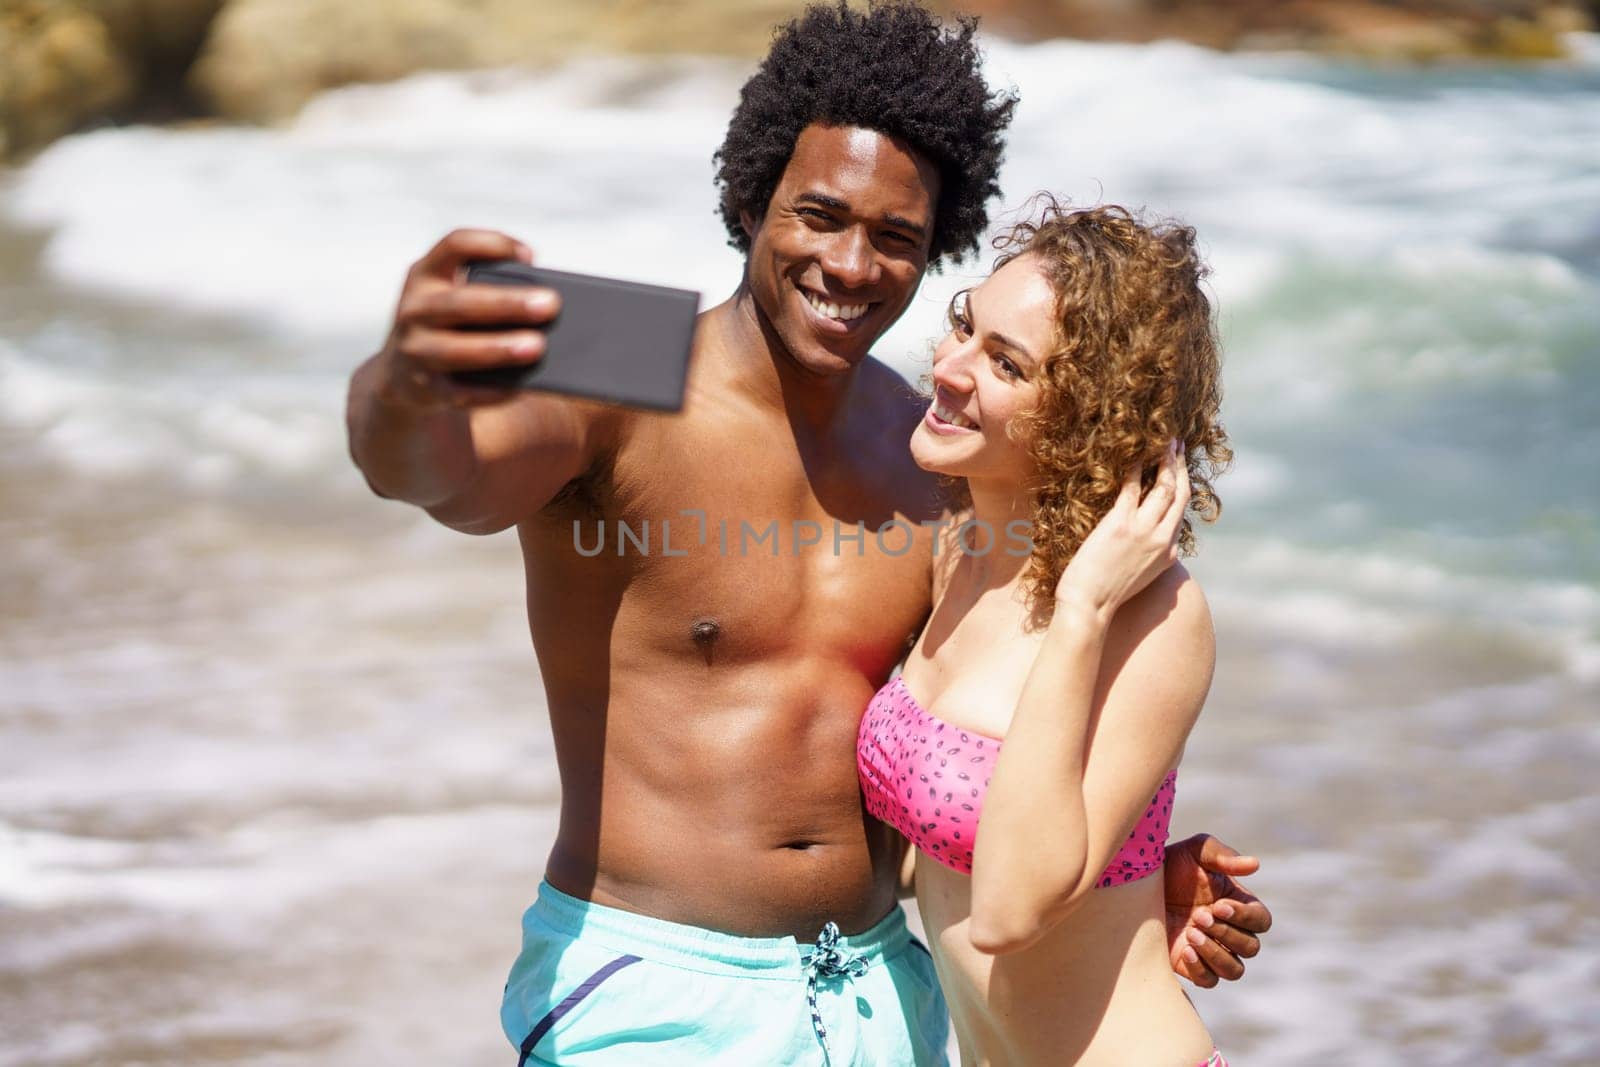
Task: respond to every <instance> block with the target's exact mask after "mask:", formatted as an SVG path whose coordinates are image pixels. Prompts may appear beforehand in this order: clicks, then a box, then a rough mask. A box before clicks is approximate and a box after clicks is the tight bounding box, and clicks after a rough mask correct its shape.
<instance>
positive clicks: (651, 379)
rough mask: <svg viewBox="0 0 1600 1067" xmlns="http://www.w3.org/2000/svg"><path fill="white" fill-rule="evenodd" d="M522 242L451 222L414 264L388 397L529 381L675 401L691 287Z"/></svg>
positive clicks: (462, 394)
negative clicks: (625, 277) (579, 261)
mask: <svg viewBox="0 0 1600 1067" xmlns="http://www.w3.org/2000/svg"><path fill="white" fill-rule="evenodd" d="M532 261H533V253H532V251H531V250H530V249H529V248H528V247H527V246H526V245H524V244H522V243H521V242H520V241H516V240H513V239H512V238H510V237H507V236H506V235H504V234H499V233H494V232H491V231H487V230H457V231H455V232H454V233H452V234H450V235H449V236H448V237H446V238H445V239H444V240H443V241H440V242H439V244H437V245H435V246H434V248H433V249H432V250H431V251H430V252H429V253H428V254H427V255H426V256H424V257H422V259H420V260H418V261H417V263H416V264H415V265H414V266H413V267H412V268H411V272H410V273H409V274H408V275H407V276H406V284H405V288H404V289H403V290H402V292H401V294H400V306H399V308H398V309H397V310H396V312H395V323H394V330H393V332H392V333H391V334H390V339H389V345H388V348H387V349H386V352H385V355H386V357H387V363H388V376H387V378H386V379H385V380H386V382H387V388H386V395H388V396H391V397H394V398H397V399H400V400H402V402H409V403H413V404H418V405H440V404H455V405H458V406H465V405H470V404H482V403H488V402H495V401H501V400H505V399H507V398H508V397H509V396H510V395H512V393H511V391H515V390H524V389H528V390H535V391H538V392H544V393H559V394H564V395H566V396H572V397H583V398H586V399H589V400H598V401H601V402H603V403H606V404H612V405H622V406H626V407H634V408H644V409H649V410H655V411H677V410H679V409H680V408H682V406H683V396H684V386H685V382H686V380H687V377H688V365H689V355H690V352H691V350H692V347H693V342H694V328H695V316H696V312H697V311H698V309H699V301H700V294H699V293H695V292H691V291H689V290H685V289H669V288H666V287H664V286H659V285H644V284H641V283H639V282H625V281H619V280H618V279H615V278H602V277H597V276H594V275H590V274H573V273H569V272H565V271H553V270H548V269H545V268H540V267H534V266H533V265H532Z"/></svg>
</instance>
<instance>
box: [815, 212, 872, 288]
mask: <svg viewBox="0 0 1600 1067" xmlns="http://www.w3.org/2000/svg"><path fill="white" fill-rule="evenodd" d="M822 269H823V272H824V273H826V274H827V275H828V276H830V277H831V278H832V279H833V280H834V281H836V282H838V283H839V285H840V286H842V287H843V288H846V289H861V288H864V287H865V286H869V285H874V284H876V283H877V281H878V277H879V274H880V273H881V268H880V266H879V264H878V257H877V253H876V252H875V250H874V249H873V247H872V241H871V240H869V239H868V237H867V234H866V231H865V230H864V229H863V228H861V227H859V226H852V227H850V228H848V229H846V230H843V231H841V232H840V233H839V234H838V235H837V238H836V239H835V240H834V241H831V242H830V243H829V245H828V249H827V251H826V252H825V253H824V254H823V257H822Z"/></svg>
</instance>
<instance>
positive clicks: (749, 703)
mask: <svg viewBox="0 0 1600 1067" xmlns="http://www.w3.org/2000/svg"><path fill="white" fill-rule="evenodd" d="M973 31H974V24H973V22H972V21H970V20H962V21H959V22H957V23H956V24H954V25H953V26H945V25H943V24H941V23H940V22H939V21H938V20H937V19H935V18H934V17H933V16H932V15H930V14H929V13H928V12H926V11H924V10H923V9H921V8H920V7H917V6H915V5H913V4H909V3H880V4H875V5H873V6H871V7H870V8H869V9H867V10H865V11H859V10H851V9H849V8H847V7H846V6H844V5H843V4H840V5H838V6H818V7H812V8H810V9H808V10H807V11H806V12H805V13H804V14H803V15H802V16H801V17H800V18H798V19H797V20H795V21H793V22H791V23H789V24H788V25H787V26H785V27H784V28H782V29H781V30H780V31H779V32H778V33H777V35H776V37H775V39H774V41H773V45H772V49H771V52H770V53H769V55H768V56H767V58H766V60H765V61H764V62H763V63H762V64H761V66H760V68H759V69H758V70H757V71H756V73H755V74H754V75H753V76H752V77H751V78H750V80H749V81H748V82H747V83H746V85H745V87H744V90H743V93H742V96H741V100H740V103H739V106H738V109H737V110H736V111H735V113H734V116H733V120H732V122H731V123H730V125H729V128H728V136H727V139H726V141H725V142H724V143H723V145H722V148H721V149H720V150H719V151H718V153H717V157H716V158H717V160H718V163H719V170H718V173H717V181H718V184H719V186H720V188H721V205H720V210H721V215H722V218H723V220H724V222H725V223H726V225H727V227H728V233H729V236H730V238H731V240H732V242H733V243H734V245H735V246H737V247H738V248H739V249H741V250H742V251H743V252H744V253H745V254H746V261H745V271H744V276H743V278H742V280H741V281H740V283H739V285H738V287H737V289H736V290H735V291H734V293H733V295H732V296H731V297H729V298H728V299H727V300H726V301H724V302H723V303H721V304H719V305H718V306H716V307H713V308H711V309H710V310H708V311H706V312H704V313H703V314H702V315H701V316H700V319H699V323H698V327H697V332H696V337H695V342H694V354H693V361H692V364H691V366H692V372H691V377H690V381H689V387H688V399H687V402H686V406H685V408H684V410H683V411H682V412H681V413H680V414H676V415H662V414H654V413H644V412H639V411H633V410H624V409H621V408H616V407H611V406H607V405H603V404H598V403H594V402H591V401H585V400H577V399H572V398H567V397H562V396H557V395H553V394H548V393H537V392H526V391H524V392H514V393H505V392H497V391H489V390H484V389H482V388H467V387H463V386H460V385H457V384H455V383H453V382H452V381H451V378H450V374H451V372H452V371H456V370H461V369H466V368H475V367H482V366H490V365H501V364H514V363H527V362H532V361H533V360H536V359H538V358H539V357H540V355H541V354H542V353H543V345H544V337H543V334H542V333H541V332H540V331H539V329H538V327H540V326H542V325H544V324H545V323H547V322H549V321H550V319H551V318H552V317H553V316H554V314H555V312H556V310H557V307H558V298H557V297H556V296H555V294H552V293H549V292H540V291H531V290H526V289H508V288H502V287H496V286H484V285H466V284H464V283H462V282H461V281H460V277H459V268H460V267H461V266H462V264H464V263H466V262H468V261H471V260H477V259H497V258H518V259H522V260H524V261H528V260H530V259H531V252H530V250H529V249H528V248H527V246H525V245H523V244H521V243H520V242H518V241H515V240H513V239H512V238H510V237H508V236H506V235H503V234H499V233H492V232H487V231H477V230H458V231H456V232H454V233H451V234H449V235H448V236H446V237H445V238H444V239H443V240H441V241H440V242H439V244H438V245H436V246H435V247H434V248H433V249H432V250H431V251H429V252H428V253H427V254H426V255H425V256H424V257H423V258H422V259H421V260H419V261H418V262H417V263H416V264H415V265H413V267H412V268H411V271H410V273H409V274H408V276H407V279H406V282H405V286H404V289H403V291H402V294H401V298H400V301H399V306H398V309H397V311H396V313H395V320H394V324H393V329H392V330H391V332H390V335H389V337H388V340H387V342H386V343H385V345H384V347H383V349H382V350H381V351H380V352H379V353H378V354H377V355H375V356H373V357H372V358H371V359H370V360H368V361H367V362H366V363H364V364H363V365H362V366H361V367H360V368H359V369H358V370H357V371H356V373H355V375H354V377H353V379H352V383H351V389H350V402H349V426H350V443H351V452H352V455H353V456H354V458H355V461H356V463H357V465H358V466H359V467H360V468H361V470H362V472H363V473H364V474H365V476H366V478H367V480H368V482H369V483H370V484H371V486H372V487H373V489H374V491H375V492H377V493H378V494H379V495H381V496H385V497H390V498H396V499H400V500H405V501H408V502H410V503H413V504H416V505H417V506H419V507H422V508H424V509H426V510H427V512H428V513H429V514H430V515H432V516H433V517H434V518H435V519H437V520H438V521H440V522H442V523H445V524H446V525H449V526H451V527H453V528H456V529H459V530H462V531H465V532H469V533H480V534H481V533H491V532H494V531H498V530H503V529H507V528H510V527H512V526H515V527H516V528H517V532H518V536H519V538H520V541H521V545H522V552H523V560H524V565H525V572H526V583H527V600H528V615H529V621H530V626H531V630H532V635H533V643H534V649H535V652H536V653H537V655H538V659H539V664H540V669H541V673H542V676H543V681H544V686H545V693H546V698H547V703H548V707H549V717H550V724H551V730H552V733H553V735H554V741H555V749H556V757H557V763H558V765H559V768H560V777H561V798H562V799H561V815H560V824H559V829H558V832H557V837H556V841H555V845H554V847H553V849H552V851H551V853H550V857H549V860H548V863H547V866H546V869H545V881H544V883H543V884H541V885H540V886H539V889H538V895H537V899H536V901H535V902H534V904H533V905H532V906H531V907H530V908H529V909H528V911H527V913H526V915H525V916H524V920H523V943H522V953H521V955H520V956H519V957H518V959H517V961H516V963H515V965H514V966H513V968H512V971H511V975H510V981H509V982H508V984H507V986H506V992H505V999H504V1002H503V1006H502V1013H501V1014H502V1022H503V1024H504V1027H505V1030H506V1033H507V1035H508V1037H509V1038H510V1040H511V1042H512V1044H513V1045H515V1046H516V1047H517V1049H518V1051H519V1053H520V1056H521V1059H520V1060H519V1063H521V1064H529V1063H536V1064H544V1063H561V1064H585V1065H590V1064H607V1065H609V1064H619V1065H627V1067H640V1065H651V1064H673V1065H677V1064H738V1065H741V1067H746V1065H763V1064H828V1063H832V1064H847V1063H849V1064H929V1063H943V1062H945V1056H946V1053H945V1046H946V1040H947V1033H948V1025H949V1023H948V1018H947V1016H946V1011H945V1005H944V1001H943V998H942V997H941V996H940V993H939V986H938V979H937V976H936V975H935V973H934V969H933V966H932V963H931V961H930V959H929V956H928V953H927V950H926V949H925V948H924V947H923V946H922V945H921V944H920V943H919V942H917V941H916V940H915V939H914V938H913V937H912V936H911V934H910V933H909V932H908V931H907V929H906V923H905V917H904V914H903V912H902V910H901V908H900V905H899V904H898V902H897V887H898V883H899V881H900V879H899V872H900V869H901V861H902V850H903V846H902V844H901V842H900V840H899V838H898V837H897V835H896V834H895V832H894V831H893V830H890V829H888V828H887V827H885V826H883V825H881V824H879V823H876V822H874V821H873V820H870V819H868V818H867V817H866V816H865V815H864V814H863V811H862V806H861V799H860V792H859V789H858V787H857V783H856V770H855V761H854V745H855V737H856V728H857V724H858V722H859V720H860V717H861V713H862V709H863V708H864V707H865V705H866V703H867V701H868V699H869V698H870V697H871V696H872V694H873V693H874V692H875V691H876V690H877V689H878V687H879V686H881V685H882V684H883V683H884V682H885V681H886V680H887V679H888V677H889V674H890V673H891V671H892V670H893V669H894V667H895V665H896V664H897V663H898V662H899V661H900V660H901V658H902V657H903V655H904V654H905V652H906V650H907V649H908V648H909V647H910V645H911V644H912V642H913V640H914V639H915V637H916V635H917V633H918V631H919V630H920V629H921V627H922V624H923V622H924V620H925V619H926V617H927V614H928V611H929V605H930V581H931V569H932V557H933V538H934V533H935V528H936V527H935V524H936V523H938V522H939V521H940V520H941V519H943V518H945V517H946V510H945V503H944V501H943V498H942V495H941V491H940V486H939V485H938V484H937V482H936V481H935V480H934V478H933V477H932V476H930V475H929V474H927V473H926V472H924V471H922V470H921V469H920V468H918V467H917V466H916V465H915V464H914V463H913V462H912V461H911V458H910V453H909V450H908V448H907V441H908V439H909V437H910V435H911V431H912V428H913V427H914V426H915V424H916V423H917V421H918V420H919V419H920V418H922V416H923V414H924V409H925V404H924V403H923V402H921V401H919V400H917V399H916V398H915V397H914V396H913V395H912V394H911V392H910V391H909V390H908V389H907V388H906V387H905V384H904V383H903V382H902V380H901V379H900V378H899V377H898V376H897V375H896V374H895V373H894V372H893V371H891V370H890V369H888V368H887V367H886V366H884V365H883V364H881V363H879V362H877V361H876V360H875V359H873V358H872V357H871V356H870V355H869V350H870V349H871V347H872V344H873V342H874V341H875V340H876V339H877V338H878V337H879V336H880V335H881V334H882V333H883V331H884V330H885V329H887V328H888V327H889V326H890V325H891V324H892V323H893V322H894V321H895V320H896V319H897V318H899V316H900V314H901V313H902V312H903V311H904V310H905V308H906V306H907V304H908V302H909V301H910V300H911V297H912V295H913V294H914V293H915V292H916V289H917V286H918V284H919V283H920V282H921V280H922V276H923V273H924V272H925V271H926V269H927V268H928V267H929V266H930V265H936V264H938V263H939V262H940V261H941V260H942V259H944V257H947V256H959V255H961V254H964V253H966V252H969V251H972V250H974V249H976V247H977V244H978V240H979V237H980V235H981V234H982V233H983V232H984V229H985V226H986V225H987V214H986V209H985V205H986V204H987V202H988V201H989V200H990V199H991V198H992V197H993V196H995V195H996V193H997V191H998V190H997V186H996V175H997V171H998V168H999V164H1000V159H1001V154H1002V133H1003V131H1004V130H1005V127H1006V125H1007V123H1008V122H1009V121H1010V118H1011V113H1012V109H1013V107H1014V106H1015V104H1014V100H1013V99H1012V98H1010V97H1009V96H1005V95H998V96H997V95H995V94H992V93H990V91H989V89H988V88H987V86H986V85H985V84H984V81H983V78H982V76H981V73H980V69H979V56H978V53H977V50H976V48H975V47H974V42H973ZM507 322H518V323H522V324H524V326H523V328H519V329H503V328H502V329H499V330H484V329H481V328H479V329H472V327H484V326H491V325H495V324H504V323H507ZM686 516H687V517H686ZM892 520H893V521H895V522H897V523H898V525H897V526H895V527H893V528H891V529H890V531H889V533H888V534H887V536H874V535H873V533H872V531H876V530H879V529H881V528H883V527H884V524H885V523H888V522H891V521H892ZM669 521H670V522H671V523H672V525H671V534H670V537H671V539H672V541H674V542H676V545H675V546H667V545H665V544H662V545H660V546H656V545H652V548H653V549H654V550H653V551H649V552H637V551H635V552H630V553H623V552H621V551H620V548H621V540H620V537H619V540H618V549H619V551H617V552H616V553H612V552H600V553H593V552H587V553H586V552H580V551H579V550H578V548H579V545H578V544H577V542H576V540H575V537H574V531H575V530H576V529H579V528H582V529H587V530H593V529H594V528H595V524H596V523H604V524H605V525H603V526H601V527H600V529H601V530H602V531H603V530H604V529H606V528H607V527H610V528H612V529H614V530H619V532H620V527H619V526H618V524H619V523H622V524H626V525H627V527H628V528H629V529H630V530H632V531H638V530H640V529H644V528H645V524H646V523H647V522H648V523H649V524H650V525H651V526H653V527H655V528H656V530H657V531H658V532H657V535H656V536H657V537H658V538H661V537H662V534H661V531H662V526H663V524H664V522H669ZM697 522H698V524H699V527H700V531H701V533H700V536H699V537H698V538H696V537H695V536H694V535H693V533H692V531H694V530H695V529H696V525H697ZM645 536H646V538H649V537H650V536H651V535H650V534H649V533H648V531H647V532H646V535H645ZM662 548H668V549H669V550H668V551H662ZM1173 849H1174V851H1173V852H1172V854H1171V855H1170V856H1169V861H1168V862H1169V865H1170V867H1171V870H1170V871H1169V877H1168V884H1169V887H1172V888H1171V889H1170V891H1169V901H1168V903H1169V912H1170V913H1171V914H1172V915H1174V916H1176V918H1175V920H1173V921H1171V922H1169V925H1170V926H1171V927H1172V928H1173V934H1174V936H1176V935H1178V934H1181V933H1183V932H1184V930H1185V926H1186V921H1185V920H1187V919H1189V917H1190V916H1191V910H1193V915H1194V918H1195V920H1198V921H1204V919H1203V918H1202V916H1203V917H1206V918H1208V917H1209V912H1207V911H1205V909H1204V908H1203V905H1205V904H1207V903H1208V902H1209V901H1210V900H1211V899H1212V898H1213V894H1214V893H1228V892H1237V893H1238V894H1240V898H1239V899H1238V900H1236V901H1235V903H1236V904H1237V905H1238V907H1236V909H1235V916H1236V917H1235V918H1234V920H1233V924H1234V925H1232V926H1229V925H1227V924H1223V923H1220V922H1218V923H1216V924H1215V925H1212V926H1211V927H1210V931H1209V932H1210V934H1211V935H1212V936H1211V937H1210V938H1207V939H1206V944H1205V945H1204V946H1203V952H1202V957H1201V958H1202V961H1203V963H1202V964H1193V963H1191V964H1190V965H1189V966H1190V968H1191V971H1190V976H1191V977H1193V978H1194V979H1195V980H1197V981H1199V982H1201V983H1203V984H1212V983H1214V982H1215V981H1216V975H1217V974H1220V975H1222V976H1223V977H1236V976H1237V974H1238V973H1239V972H1240V971H1241V970H1242V967H1241V965H1240V964H1239V961H1238V959H1237V958H1236V957H1237V955H1250V954H1253V953H1254V951H1255V939H1254V937H1253V936H1252V935H1251V933H1250V932H1249V931H1250V930H1251V929H1254V930H1257V931H1259V930H1261V929H1264V928H1265V925H1266V922H1267V918H1266V913H1265V909H1264V908H1262V907H1261V906H1260V905H1259V903H1254V902H1251V901H1250V900H1249V898H1247V897H1246V896H1245V895H1243V891H1242V890H1237V889H1236V888H1235V887H1233V885H1232V883H1231V882H1230V881H1229V880H1228V879H1227V877H1226V875H1225V874H1224V873H1222V872H1223V871H1224V870H1225V869H1228V866H1227V860H1226V858H1223V859H1220V860H1219V859H1218V858H1217V857H1218V856H1223V857H1226V855H1227V851H1228V850H1227V849H1226V847H1225V846H1220V844H1219V843H1218V842H1216V841H1215V839H1212V838H1207V837H1204V835H1202V836H1201V837H1197V838H1194V839H1191V840H1190V841H1189V842H1185V843H1183V844H1181V845H1175V846H1173ZM1188 925H1189V928H1190V929H1191V930H1193V929H1194V924H1193V922H1190V923H1189V924H1188ZM1230 949H1232V950H1233V951H1230ZM1204 964H1209V967H1207V966H1205V965H1204ZM1213 972H1215V973H1213Z"/></svg>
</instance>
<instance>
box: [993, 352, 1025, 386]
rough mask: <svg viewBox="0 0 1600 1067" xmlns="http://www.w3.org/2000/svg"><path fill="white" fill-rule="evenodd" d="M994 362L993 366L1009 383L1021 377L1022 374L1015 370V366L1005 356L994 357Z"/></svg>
mask: <svg viewBox="0 0 1600 1067" xmlns="http://www.w3.org/2000/svg"><path fill="white" fill-rule="evenodd" d="M994 362H995V366H997V367H999V368H1000V373H1001V374H1003V375H1005V376H1006V378H1007V379H1009V380H1010V381H1016V380H1017V379H1018V378H1021V377H1022V372H1021V371H1020V370H1018V369H1017V365H1016V364H1015V363H1013V362H1011V361H1010V360H1009V359H1007V358H1006V357H1005V356H995V357H994Z"/></svg>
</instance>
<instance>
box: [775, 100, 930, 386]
mask: <svg viewBox="0 0 1600 1067" xmlns="http://www.w3.org/2000/svg"><path fill="white" fill-rule="evenodd" d="M938 200H939V173H938V171H937V170H936V169H935V168H934V167H933V165H932V164H931V163H929V162H928V161H927V160H925V159H923V158H922V157H921V156H920V155H918V154H917V153H916V152H915V151H914V150H912V149H911V147H910V146H909V145H907V144H905V143H904V142H903V141H900V140H898V139H896V138H893V137H888V136H886V135H884V134H881V133H877V132H875V131H872V130H863V129H859V128H857V127H850V126H815V125H814V126H808V127H806V128H805V129H804V130H802V131H801V133H800V136H799V138H797V139H796V141H795V146H794V154H793V155H792V156H790V157H789V165H788V167H787V168H785V170H784V172H783V177H782V178H781V179H779V181H778V187H777V189H776V190H775V191H774V192H773V194H772V200H771V202H770V203H769V204H768V205H767V212H766V216H765V217H764V218H761V219H756V218H752V217H748V216H747V217H746V218H745V220H744V224H745V229H746V230H747V231H749V233H750V238H751V240H750V256H749V259H748V260H747V262H746V267H745V277H746V281H747V282H748V284H749V286H750V291H751V293H752V294H753V295H754V297H755V304H756V308H757V310H758V312H759V313H760V315H761V316H762V317H763V318H764V319H765V320H766V321H767V322H768V323H770V324H771V326H772V328H773V330H775V331H776V333H777V335H778V338H779V340H780V341H781V342H782V343H783V347H784V348H785V349H787V351H788V354H789V356H790V357H791V358H792V359H793V361H794V362H795V363H797V364H799V365H800V366H801V367H802V368H804V369H805V370H808V371H811V372H812V373H816V374H840V373H843V372H846V371H849V370H850V369H851V368H853V367H855V366H856V365H858V364H859V363H860V362H861V361H862V360H863V359H865V358H866V356H867V352H868V350H869V349H870V348H871V347H872V343H873V342H874V341H876V340H877V339H878V337H879V336H880V335H881V334H882V333H883V331H884V330H886V329H888V328H889V327H890V325H892V324H893V323H894V321H895V320H896V319H898V318H899V317H900V315H901V313H902V312H903V311H905V309H906V305H907V304H909V303H910V302H911V296H912V294H913V293H915V292H916V291H917V285H918V284H919V283H920V282H921V281H922V272H923V271H924V270H925V269H926V268H927V265H928V245H929V242H930V240H931V239H932V235H933V212H934V206H935V205H936V204H937V203H938Z"/></svg>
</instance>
